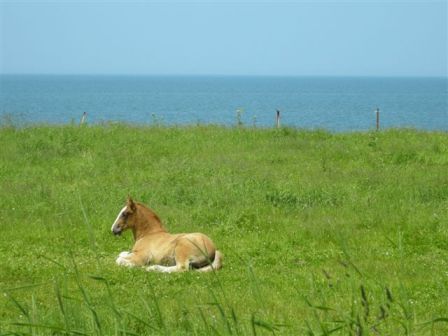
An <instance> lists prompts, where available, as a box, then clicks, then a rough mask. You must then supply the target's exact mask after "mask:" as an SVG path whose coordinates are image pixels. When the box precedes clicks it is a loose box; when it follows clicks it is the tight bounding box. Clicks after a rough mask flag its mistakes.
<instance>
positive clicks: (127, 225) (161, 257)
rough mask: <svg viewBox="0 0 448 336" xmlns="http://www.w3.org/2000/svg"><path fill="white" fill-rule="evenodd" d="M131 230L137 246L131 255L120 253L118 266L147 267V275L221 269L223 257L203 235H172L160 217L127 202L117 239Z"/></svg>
mask: <svg viewBox="0 0 448 336" xmlns="http://www.w3.org/2000/svg"><path fill="white" fill-rule="evenodd" d="M127 229H131V230H132V233H133V234H134V240H135V244H134V247H133V248H132V252H121V253H120V255H119V256H118V258H117V260H116V263H117V264H118V265H122V266H128V267H134V266H147V265H150V266H148V267H146V270H147V271H158V272H168V273H171V272H184V271H188V270H189V269H191V268H192V269H195V270H196V271H201V272H209V271H212V270H217V269H220V268H221V266H222V254H221V253H220V252H219V251H218V250H216V248H215V245H214V244H213V242H212V241H211V239H210V238H208V237H207V236H206V235H204V234H202V233H182V234H170V233H168V232H167V231H166V230H165V228H164V227H163V225H162V222H161V221H160V219H159V217H158V216H157V215H156V214H155V213H154V212H153V211H152V210H150V209H149V208H147V207H146V206H144V205H143V204H141V203H138V202H134V201H133V200H132V199H131V198H128V200H127V203H126V206H125V207H124V208H123V209H121V211H120V212H119V214H118V216H117V219H116V220H115V222H114V224H113V225H112V232H113V233H114V234H115V235H119V234H121V233H122V232H123V231H124V230H127Z"/></svg>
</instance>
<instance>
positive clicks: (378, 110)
mask: <svg viewBox="0 0 448 336" xmlns="http://www.w3.org/2000/svg"><path fill="white" fill-rule="evenodd" d="M375 114H376V130H377V131H379V130H380V109H379V108H378V107H377V108H376V113H375Z"/></svg>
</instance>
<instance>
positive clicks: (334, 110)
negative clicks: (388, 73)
mask: <svg viewBox="0 0 448 336" xmlns="http://www.w3.org/2000/svg"><path fill="white" fill-rule="evenodd" d="M377 107H378V108H380V118H381V127H384V128H390V127H412V128H417V129H427V130H445V131H447V130H448V78H446V77H444V78H373V77H370V78H369V77H225V76H48V75H2V76H0V115H2V116H3V118H5V116H6V117H8V118H11V117H12V119H16V120H19V121H21V122H25V123H51V124H53V123H56V124H64V123H70V122H72V121H74V122H76V123H77V122H79V120H80V118H81V115H82V113H83V112H87V113H88V119H87V120H88V122H90V123H99V122H107V121H121V122H129V123H136V124H150V123H153V122H159V123H164V124H168V125H173V124H174V125H184V124H197V123H201V124H208V123H213V124H223V125H235V124H236V121H237V110H240V111H241V121H242V122H243V123H244V124H246V125H248V126H252V125H254V124H255V125H256V126H260V127H270V126H273V125H274V123H275V113H276V112H275V111H276V109H278V110H280V111H281V122H282V125H289V126H294V127H299V128H307V129H315V128H323V129H328V130H330V131H357V130H369V129H374V128H375V113H374V110H375V109H376V108H377Z"/></svg>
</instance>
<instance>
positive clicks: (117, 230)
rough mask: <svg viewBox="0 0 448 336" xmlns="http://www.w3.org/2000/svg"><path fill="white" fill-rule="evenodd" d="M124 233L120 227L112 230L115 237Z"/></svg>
mask: <svg viewBox="0 0 448 336" xmlns="http://www.w3.org/2000/svg"><path fill="white" fill-rule="evenodd" d="M122 231H123V230H122V229H120V228H119V227H116V228H113V230H112V232H113V233H114V235H116V236H119V235H121V232H122Z"/></svg>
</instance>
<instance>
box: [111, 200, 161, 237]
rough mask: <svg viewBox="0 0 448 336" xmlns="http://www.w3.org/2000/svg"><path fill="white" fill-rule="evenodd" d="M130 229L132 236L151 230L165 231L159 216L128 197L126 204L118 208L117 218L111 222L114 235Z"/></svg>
mask: <svg viewBox="0 0 448 336" xmlns="http://www.w3.org/2000/svg"><path fill="white" fill-rule="evenodd" d="M127 229H131V230H132V232H133V233H134V237H137V236H139V235H141V234H147V233H151V232H158V231H165V229H164V228H163V226H162V222H161V221H160V219H159V217H158V216H157V215H156V214H155V213H154V212H153V211H152V210H150V209H149V208H147V207H145V206H144V205H143V204H141V203H137V202H134V201H133V200H132V199H131V198H130V197H129V198H128V200H127V202H126V206H125V207H124V208H123V209H121V210H120V212H119V213H118V216H117V219H116V220H115V222H114V224H112V232H113V233H114V234H115V235H119V234H121V233H122V232H123V231H125V230H127Z"/></svg>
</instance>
